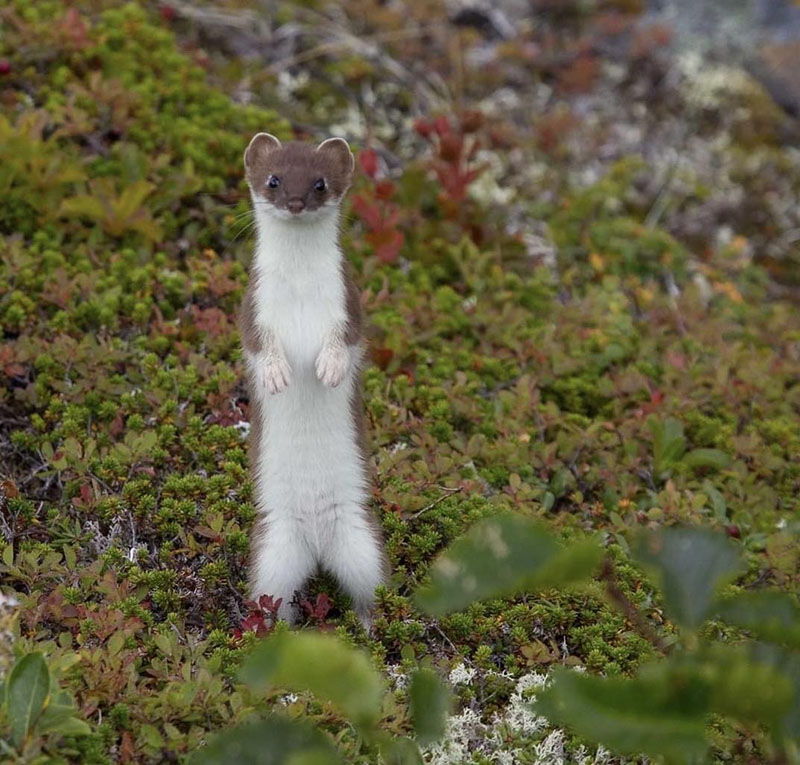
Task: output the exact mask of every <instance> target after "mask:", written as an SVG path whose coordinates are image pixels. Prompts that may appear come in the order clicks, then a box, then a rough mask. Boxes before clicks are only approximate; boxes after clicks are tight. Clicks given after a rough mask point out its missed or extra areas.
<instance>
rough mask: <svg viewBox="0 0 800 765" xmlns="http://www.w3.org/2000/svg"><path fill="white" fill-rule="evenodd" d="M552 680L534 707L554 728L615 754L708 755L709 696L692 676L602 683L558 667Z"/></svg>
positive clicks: (672, 757) (691, 757)
mask: <svg viewBox="0 0 800 765" xmlns="http://www.w3.org/2000/svg"><path fill="white" fill-rule="evenodd" d="M552 677H553V679H552V682H551V684H550V686H549V687H548V688H545V689H544V690H542V691H539V693H538V694H537V698H536V700H535V701H534V703H533V708H534V710H535V712H536V713H537V714H540V715H543V716H544V717H546V718H547V719H548V720H549V721H550V722H551V723H553V724H556V725H565V726H568V727H569V728H570V729H571V730H572V731H573V732H574V733H576V734H577V735H579V736H581V737H582V738H586V739H588V740H590V741H592V742H595V743H598V744H602V745H603V746H605V747H607V748H608V749H610V750H611V751H612V752H614V753H615V754H629V755H636V754H647V755H650V756H652V757H665V758H667V760H670V761H675V762H689V761H692V760H696V759H699V758H701V757H702V756H703V754H704V753H705V750H706V748H707V745H706V740H705V734H704V730H705V713H706V711H707V703H706V698H705V696H706V692H705V689H704V688H703V686H702V684H701V683H698V682H697V681H696V680H694V678H692V677H691V676H687V677H685V678H683V681H684V682H683V684H681V683H680V682H673V683H672V684H666V683H665V682H664V678H663V677H658V678H653V679H649V678H644V679H643V678H634V679H627V678H600V677H592V676H590V675H584V674H581V673H578V672H575V671H573V670H568V669H565V668H561V667H559V668H556V669H554V670H553V676H552Z"/></svg>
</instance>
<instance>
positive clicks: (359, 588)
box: [322, 506, 386, 630]
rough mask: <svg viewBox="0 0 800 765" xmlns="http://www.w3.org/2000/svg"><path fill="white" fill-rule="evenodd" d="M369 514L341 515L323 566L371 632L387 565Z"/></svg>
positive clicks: (357, 509) (357, 510)
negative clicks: (379, 589) (377, 597)
mask: <svg viewBox="0 0 800 765" xmlns="http://www.w3.org/2000/svg"><path fill="white" fill-rule="evenodd" d="M370 521H371V518H370V517H369V516H368V515H367V511H365V510H364V509H363V508H360V507H358V506H354V507H353V508H352V510H351V511H350V512H347V511H345V512H341V513H339V514H338V517H337V519H336V522H335V524H334V528H333V538H332V539H331V544H330V545H329V546H328V548H327V549H326V550H323V551H322V552H323V565H324V566H325V568H327V569H328V570H329V571H330V573H331V574H333V575H334V576H335V577H336V579H337V580H338V582H339V585H340V586H341V588H342V589H343V590H344V591H345V592H346V593H347V594H348V595H349V596H350V598H351V599H352V601H353V608H354V609H355V612H356V613H357V614H358V618H359V619H360V620H361V623H362V624H363V625H364V628H365V629H367V630H369V628H370V626H371V625H372V607H373V605H374V602H375V588H376V587H377V586H378V585H380V584H383V582H384V580H385V569H386V562H385V557H384V552H383V544H382V542H381V540H380V536H379V533H378V531H377V529H376V528H375V526H374V525H373V524H372V523H371V522H370Z"/></svg>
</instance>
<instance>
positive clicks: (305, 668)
mask: <svg viewBox="0 0 800 765" xmlns="http://www.w3.org/2000/svg"><path fill="white" fill-rule="evenodd" d="M241 676H242V678H243V679H244V681H245V682H247V683H248V684H250V685H253V686H256V687H259V686H264V685H271V686H279V687H282V688H287V689H290V690H293V691H311V692H312V693H313V694H314V695H315V696H316V697H317V698H318V699H319V700H320V701H329V702H331V703H332V704H333V705H334V706H335V707H337V708H338V710H339V711H340V712H341V713H342V714H343V715H344V716H345V717H347V718H348V719H349V720H350V721H351V722H352V723H353V724H355V725H357V726H361V727H362V728H370V727H372V726H373V725H374V724H375V723H376V722H377V721H378V719H379V718H380V715H381V704H382V699H383V681H382V680H381V677H380V675H379V674H378V672H377V671H376V669H375V668H374V667H373V666H372V663H371V662H370V660H369V657H368V656H367V654H365V653H364V652H363V651H360V650H357V649H355V648H351V647H350V646H348V645H345V643H343V642H342V641H341V640H339V639H337V638H335V637H334V636H333V635H325V634H322V633H319V632H294V633H288V632H281V633H279V634H277V635H273V636H271V637H269V638H267V639H266V640H265V641H263V642H262V643H261V644H259V645H258V646H256V648H255V650H254V651H253V653H252V654H251V656H250V657H249V658H248V659H247V660H246V661H245V663H244V666H243V667H242V670H241Z"/></svg>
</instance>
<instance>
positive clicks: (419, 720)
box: [408, 669, 450, 746]
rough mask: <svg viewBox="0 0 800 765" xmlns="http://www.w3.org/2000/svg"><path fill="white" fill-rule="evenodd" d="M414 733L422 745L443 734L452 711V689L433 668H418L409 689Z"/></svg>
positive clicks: (432, 741)
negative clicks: (450, 689)
mask: <svg viewBox="0 0 800 765" xmlns="http://www.w3.org/2000/svg"><path fill="white" fill-rule="evenodd" d="M408 696H409V703H410V707H411V721H412V724H413V726H414V735H415V736H416V739H417V741H419V743H420V744H422V746H427V745H428V744H433V743H434V742H436V741H438V740H439V739H440V738H441V737H442V736H443V735H444V730H445V725H446V723H447V715H448V713H449V712H450V691H449V689H448V688H447V686H446V685H445V684H444V683H443V682H442V681H441V680H440V678H439V676H438V675H437V674H436V672H434V671H433V670H432V669H418V670H417V671H416V672H415V673H414V674H413V675H412V677H411V686H410V688H409V691H408Z"/></svg>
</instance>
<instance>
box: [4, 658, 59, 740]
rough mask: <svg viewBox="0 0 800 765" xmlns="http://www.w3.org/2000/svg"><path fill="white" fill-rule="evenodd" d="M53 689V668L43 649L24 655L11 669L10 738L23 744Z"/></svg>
mask: <svg viewBox="0 0 800 765" xmlns="http://www.w3.org/2000/svg"><path fill="white" fill-rule="evenodd" d="M49 693H50V672H49V670H48V669H47V663H46V662H45V660H44V656H42V654H41V653H29V654H27V655H26V656H23V657H22V658H21V659H20V660H19V661H18V662H17V663H16V664H15V665H14V667H13V668H12V669H11V673H10V674H9V677H8V685H7V687H6V702H7V710H8V719H9V723H10V726H11V738H12V740H13V741H14V743H15V744H16V745H19V744H21V743H22V742H23V741H24V740H25V738H26V737H27V735H28V734H29V733H30V731H31V730H32V729H33V726H34V724H35V723H36V720H37V719H38V718H39V715H40V714H41V713H42V709H43V708H44V704H45V701H46V700H47V695H48V694H49Z"/></svg>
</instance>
